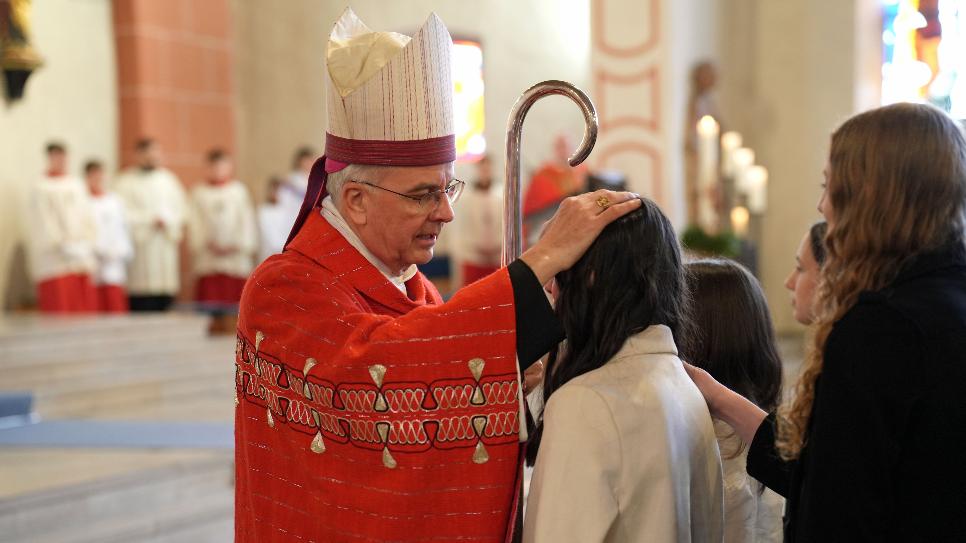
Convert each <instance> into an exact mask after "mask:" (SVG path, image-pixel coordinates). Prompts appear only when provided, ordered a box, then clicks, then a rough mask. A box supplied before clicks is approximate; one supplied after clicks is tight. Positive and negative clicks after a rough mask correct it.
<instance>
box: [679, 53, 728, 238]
mask: <svg viewBox="0 0 966 543" xmlns="http://www.w3.org/2000/svg"><path fill="white" fill-rule="evenodd" d="M717 84H718V68H717V67H716V66H715V65H714V63H713V62H711V61H709V60H702V61H700V62H698V63H697V64H695V65H694V67H693V68H691V89H690V95H689V97H688V111H687V115H686V117H685V119H684V120H685V122H684V135H685V139H684V168H685V172H684V189H685V196H686V201H687V210H688V217H690V218H691V219H692V220H694V219H696V218H697V212H698V182H697V176H698V166H697V160H698V134H697V131H695V130H694V127H695V126H696V125H697V124H698V121H699V120H700V119H701V118H702V117H704V116H705V115H708V116H711V117H713V118H714V119H715V121H717V122H718V124H719V125H721V126H723V125H724V120H723V119H722V118H721V111H720V108H719V107H718V101H717V97H716V94H715V87H716V86H717Z"/></svg>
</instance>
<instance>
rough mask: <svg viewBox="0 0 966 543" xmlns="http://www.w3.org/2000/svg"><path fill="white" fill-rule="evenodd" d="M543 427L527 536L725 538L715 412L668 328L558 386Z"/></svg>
mask: <svg viewBox="0 0 966 543" xmlns="http://www.w3.org/2000/svg"><path fill="white" fill-rule="evenodd" d="M544 424H545V426H544V433H543V440H542V443H541V445H540V453H539V455H538V457H537V463H536V466H535V469H534V473H533V479H532V482H531V486H530V494H529V498H528V502H527V514H526V519H525V521H524V532H523V540H524V541H525V542H546V543H550V542H553V543H560V542H570V541H573V542H580V543H594V542H598V541H607V542H625V541H626V542H640V541H646V542H648V543H671V542H674V543H685V542H693V543H709V542H720V541H722V529H723V528H722V524H723V512H722V474H721V460H720V458H719V455H718V445H717V442H716V441H715V435H714V427H713V426H712V422H711V415H710V414H709V413H708V408H707V405H706V404H705V402H704V399H703V398H702V397H701V393H700V392H699V391H698V389H697V387H696V386H695V385H694V383H693V382H692V381H691V379H690V378H688V376H687V374H686V373H685V371H684V367H683V366H682V364H681V361H680V359H678V357H677V348H676V347H675V345H674V340H673V338H672V335H671V331H670V329H668V328H667V327H666V326H650V327H648V328H647V329H646V330H644V331H643V332H641V333H639V334H637V335H635V336H633V337H631V338H629V339H628V340H627V342H626V343H625V344H624V346H623V348H622V349H621V350H620V352H618V353H617V355H616V356H615V357H614V358H613V359H612V360H610V361H609V362H607V364H605V365H604V366H603V367H601V368H598V369H596V370H594V371H591V372H589V373H586V374H584V375H581V376H580V377H577V378H576V379H573V380H571V381H570V382H569V383H567V384H566V385H564V386H563V387H561V388H560V389H559V390H557V391H556V392H555V393H554V394H553V395H552V396H551V397H550V401H549V402H548V404H547V406H546V409H545V412H544Z"/></svg>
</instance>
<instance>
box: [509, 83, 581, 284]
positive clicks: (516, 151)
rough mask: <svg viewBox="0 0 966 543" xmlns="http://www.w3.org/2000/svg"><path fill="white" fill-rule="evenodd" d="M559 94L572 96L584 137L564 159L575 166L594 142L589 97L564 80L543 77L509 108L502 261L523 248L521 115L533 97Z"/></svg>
mask: <svg viewBox="0 0 966 543" xmlns="http://www.w3.org/2000/svg"><path fill="white" fill-rule="evenodd" d="M551 94H559V95H561V96H566V97H568V98H570V99H571V100H573V101H574V102H575V103H576V104H577V106H579V107H580V111H581V112H583V114H584V122H585V123H586V125H585V126H584V139H583V140H581V142H580V146H579V147H577V150H576V151H574V154H573V155H571V156H570V159H569V160H568V162H570V165H571V166H576V165H578V164H580V163H581V162H583V161H584V159H586V158H587V156H588V155H590V151H591V150H592V149H593V148H594V143H596V142H597V110H596V109H595V108H594V103H593V102H591V101H590V98H588V97H587V95H586V94H584V92H583V91H582V90H580V89H578V88H577V87H575V86H573V85H571V84H570V83H567V82H566V81H556V80H551V81H544V82H543V83H537V84H536V85H534V86H532V87H530V88H529V89H527V90H526V91H524V93H523V94H522V95H521V96H520V98H519V99H518V100H517V103H516V104H514V105H513V109H512V110H511V111H510V118H509V120H508V121H507V127H506V192H505V193H504V197H503V265H504V266H506V265H507V264H509V263H510V262H513V261H514V260H516V259H517V258H518V257H519V256H520V253H522V252H523V209H522V208H523V202H522V198H521V196H520V140H521V138H522V136H523V119H524V118H526V116H527V112H528V111H530V106H532V105H533V104H534V103H535V102H536V101H537V100H539V99H541V98H543V97H544V96H550V95H551Z"/></svg>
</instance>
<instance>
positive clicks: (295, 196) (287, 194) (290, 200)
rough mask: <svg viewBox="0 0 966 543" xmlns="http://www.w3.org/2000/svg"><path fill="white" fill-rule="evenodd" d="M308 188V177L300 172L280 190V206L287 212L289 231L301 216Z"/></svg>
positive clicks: (294, 174)
mask: <svg viewBox="0 0 966 543" xmlns="http://www.w3.org/2000/svg"><path fill="white" fill-rule="evenodd" d="M308 186H309V178H308V176H306V175H305V174H303V173H302V172H300V171H294V172H292V173H290V174H289V175H288V177H286V178H285V182H283V183H282V185H281V186H280V187H279V188H278V205H279V207H281V208H282V209H284V210H285V211H284V212H283V213H284V214H285V215H286V216H288V218H289V229H291V227H292V225H294V224H295V218H296V217H298V216H299V211H300V210H301V209H302V201H303V200H305V191H306V190H307V189H308ZM285 237H288V232H286V233H285Z"/></svg>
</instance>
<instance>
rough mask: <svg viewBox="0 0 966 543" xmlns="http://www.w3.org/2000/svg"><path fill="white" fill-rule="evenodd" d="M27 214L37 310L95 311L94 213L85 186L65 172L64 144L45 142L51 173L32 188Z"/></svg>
mask: <svg viewBox="0 0 966 543" xmlns="http://www.w3.org/2000/svg"><path fill="white" fill-rule="evenodd" d="M29 210H30V215H29V217H28V218H27V220H28V221H29V226H28V230H27V231H28V251H29V255H30V269H31V275H32V277H33V280H34V281H35V282H36V284H37V305H38V308H39V309H40V311H41V312H43V313H77V312H93V311H96V310H97V296H96V293H95V291H94V286H93V283H92V282H91V273H92V272H93V271H94V267H95V257H94V242H95V238H96V236H97V230H96V226H95V224H94V212H93V209H92V208H91V200H90V197H89V196H88V195H87V190H86V189H85V188H84V184H83V182H81V181H80V180H79V179H77V178H76V177H73V176H71V175H69V174H68V173H67V147H66V146H65V145H64V144H62V143H58V142H52V143H49V144H47V172H46V173H45V174H44V176H43V177H42V178H41V179H40V181H39V182H38V183H37V184H36V185H34V187H33V190H32V192H31V195H30V205H29Z"/></svg>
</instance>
